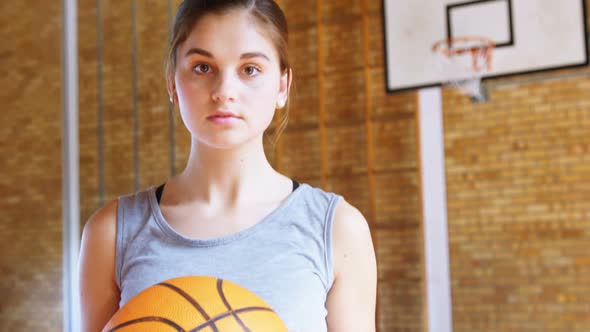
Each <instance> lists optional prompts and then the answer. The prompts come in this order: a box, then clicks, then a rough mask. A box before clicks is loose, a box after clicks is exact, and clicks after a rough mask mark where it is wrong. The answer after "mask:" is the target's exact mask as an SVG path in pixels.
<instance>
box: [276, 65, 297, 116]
mask: <svg viewBox="0 0 590 332" xmlns="http://www.w3.org/2000/svg"><path fill="white" fill-rule="evenodd" d="M292 81H293V70H292V69H291V68H289V69H287V70H286V71H285V73H284V74H283V75H282V76H281V82H280V85H279V95H278V98H277V108H283V107H285V105H286V104H287V98H289V91H291V82H292Z"/></svg>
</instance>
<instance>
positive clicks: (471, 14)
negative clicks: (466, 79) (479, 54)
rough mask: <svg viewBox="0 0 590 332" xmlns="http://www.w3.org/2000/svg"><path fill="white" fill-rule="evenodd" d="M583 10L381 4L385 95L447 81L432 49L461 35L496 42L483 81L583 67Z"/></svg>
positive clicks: (490, 3)
mask: <svg viewBox="0 0 590 332" xmlns="http://www.w3.org/2000/svg"><path fill="white" fill-rule="evenodd" d="M585 6H586V5H585V1H584V0H478V1H465V0H463V1H460V0H459V1H458V0H384V2H383V11H384V13H383V14H384V32H385V33H384V36H385V57H386V66H387V68H386V86H387V90H388V91H390V92H395V91H402V90H407V89H417V88H422V87H429V86H437V85H440V84H441V83H442V82H444V81H446V79H447V78H448V77H446V76H448V73H445V72H444V71H441V70H440V67H439V61H438V59H437V55H436V54H435V53H434V52H432V45H433V44H434V43H435V42H437V41H439V40H443V39H448V38H454V37H461V36H481V37H486V38H489V39H492V40H493V41H494V42H495V43H496V48H495V49H494V51H493V58H492V66H491V70H490V72H489V73H487V74H486V75H484V78H494V77H500V76H506V75H514V74H523V73H529V72H537V71H545V70H554V69H562V68H567V67H574V66H584V65H587V64H588V52H587V49H588V47H587V40H588V39H587V31H586V10H585Z"/></svg>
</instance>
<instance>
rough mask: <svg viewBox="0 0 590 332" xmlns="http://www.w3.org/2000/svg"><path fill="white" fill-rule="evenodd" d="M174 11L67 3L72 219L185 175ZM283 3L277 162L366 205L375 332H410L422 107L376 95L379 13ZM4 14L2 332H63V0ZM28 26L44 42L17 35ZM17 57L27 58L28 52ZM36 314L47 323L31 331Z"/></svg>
mask: <svg viewBox="0 0 590 332" xmlns="http://www.w3.org/2000/svg"><path fill="white" fill-rule="evenodd" d="M179 2H180V1H179V0H175V1H170V2H168V1H157V0H152V1H148V0H141V1H137V0H136V1H135V2H134V1H131V0H126V1H113V0H104V1H101V2H100V7H99V8H97V7H96V3H97V2H96V1H94V0H81V1H79V3H78V4H79V55H80V57H79V70H80V175H81V179H80V185H81V209H82V211H81V221H82V223H84V222H85V221H86V220H87V218H88V217H89V216H90V214H91V213H92V212H94V211H95V210H96V209H97V208H98V207H100V206H101V205H102V204H103V203H104V201H106V200H109V199H111V198H113V197H116V196H117V195H120V194H124V193H129V192H132V191H134V190H136V189H143V188H145V187H146V186H149V185H154V184H158V183H160V182H162V181H165V180H166V178H167V177H169V176H170V174H171V173H173V172H174V171H178V170H180V169H181V168H182V167H184V164H185V162H186V157H187V154H188V151H189V144H190V141H189V136H188V132H187V131H186V129H185V128H184V127H183V126H182V122H181V120H180V117H179V116H178V112H174V113H172V119H171V113H170V111H169V108H168V101H167V99H168V98H167V95H166V90H165V84H164V76H163V67H162V61H163V55H164V45H165V40H166V32H167V31H166V30H167V27H168V24H169V20H170V15H171V10H170V8H174V9H175V8H176V7H177V5H178V3H179ZM282 5H283V6H284V8H285V10H286V13H287V16H288V19H289V21H290V24H291V43H292V44H291V56H292V59H293V64H294V66H295V91H294V92H295V94H294V95H293V98H292V101H291V113H290V123H289V127H288V130H287V131H286V132H285V134H284V135H283V136H282V139H281V141H280V142H279V144H278V146H277V147H276V149H275V150H273V151H272V154H273V157H272V158H271V159H272V161H273V164H274V165H275V166H276V167H277V168H278V169H280V170H282V171H283V172H285V173H286V174H287V175H290V176H293V177H295V178H297V179H299V180H300V181H304V182H308V183H310V184H313V185H317V186H321V187H323V188H325V189H327V190H333V191H336V192H338V193H340V194H342V195H344V196H345V197H346V198H347V199H348V200H349V201H351V202H352V203H353V204H354V205H356V206H357V207H359V208H360V209H361V211H362V212H363V213H364V215H365V216H366V217H367V219H368V220H369V222H370V224H371V228H372V231H373V237H374V239H375V244H376V250H377V255H378V262H379V309H378V312H379V322H378V326H379V328H380V331H393V330H404V331H420V330H422V329H423V328H424V324H423V321H422V316H423V312H424V303H423V290H422V285H423V280H422V279H423V273H422V269H423V267H422V258H421V257H422V253H421V252H422V240H421V236H422V235H421V226H420V220H419V215H420V208H419V183H418V165H417V154H416V151H417V146H416V145H417V141H416V120H415V114H416V107H417V104H416V96H415V94H414V93H411V92H410V93H405V94H397V95H387V94H385V88H384V81H383V80H384V65H383V63H384V61H383V45H382V41H383V37H382V17H381V16H382V13H381V8H380V6H381V4H380V2H373V1H364V2H357V1H344V2H343V1H335V0H333V1H321V3H318V2H317V1H314V0H306V1H303V2H302V1H293V0H291V1H287V0H285V1H282ZM1 6H2V7H0V8H1V9H2V10H1V11H0V12H1V14H0V18H1V20H2V21H1V22H2V23H3V24H2V28H1V29H0V33H1V34H2V38H3V40H4V41H8V43H5V42H3V43H2V44H1V45H0V50H1V52H0V57H1V58H2V60H3V61H2V62H1V64H0V66H2V68H3V69H5V68H6V69H5V72H8V73H12V74H10V75H8V76H4V77H3V80H2V81H1V82H2V86H3V88H2V89H0V91H1V92H0V93H2V95H1V96H2V100H3V101H4V102H5V105H6V107H7V109H8V110H10V112H6V113H5V114H6V117H7V120H8V121H7V123H11V124H22V126H15V125H11V126H7V127H6V128H4V129H2V131H0V132H1V134H0V137H2V142H3V148H4V149H5V152H6V156H11V157H9V158H5V159H4V163H5V165H6V166H5V169H6V170H7V171H8V172H7V173H6V174H10V176H5V177H4V178H3V180H2V182H1V184H2V190H3V192H4V193H9V194H10V196H9V197H10V199H6V200H4V201H3V202H2V203H0V204H2V206H1V207H2V208H3V209H2V211H3V212H4V214H3V221H2V223H1V224H0V238H1V239H2V240H3V241H1V243H2V246H3V249H4V252H5V253H7V254H5V255H3V258H2V272H4V273H3V274H4V275H5V277H3V278H2V279H1V281H0V287H1V289H2V294H7V296H8V298H9V299H10V301H6V303H7V304H4V305H1V306H2V307H1V310H0V324H1V325H2V326H3V328H4V327H5V326H8V329H9V330H11V331H19V330H22V331H29V330H48V331H59V330H61V319H62V309H61V278H62V272H61V267H62V265H61V227H62V226H61V223H62V219H61V218H62V217H61V190H60V188H61V142H60V137H61V112H62V109H61V83H60V82H61V67H60V55H61V52H60V49H59V47H60V46H61V3H59V2H58V3H54V4H45V3H44V4H42V5H39V4H38V5H37V6H36V7H32V10H31V8H29V7H27V8H24V7H23V8H21V7H22V6H24V5H18V4H16V3H10V4H8V3H7V4H3V5H1ZM23 13H25V14H23ZM23 17H25V19H23ZM5 23H6V24H5ZM31 26H35V27H37V29H40V33H35V34H32V33H30V32H27V31H28V30H27V29H30V27H31ZM351 26H352V27H354V28H353V29H351ZM39 40H41V41H42V42H39ZM342 40H346V41H347V43H343V42H342ZM5 45H7V46H8V47H6V46H5ZM3 47H4V48H3ZM25 50H32V51H31V52H30V53H27V54H26V55H25V56H24V55H23V54H22V53H21V51H22V52H25ZM17 51H18V52H17ZM4 59H6V60H5V61H4ZM23 59H25V60H23ZM15 83H16V84H15ZM40 110H42V111H43V113H40V112H39V111H40ZM39 114H42V115H43V117H41V116H39ZM19 128H20V129H22V130H20V131H19V130H18V129H19ZM302 141H303V142H306V144H301V142H302ZM14 142H16V144H14ZM10 143H12V144H10ZM267 151H269V153H270V152H271V150H270V148H268V147H267ZM39 206H43V208H42V209H39ZM33 229H34V231H33ZM14 239H19V241H16V242H15V241H14ZM15 243H16V244H15ZM39 313H42V316H43V318H44V319H43V320H31V319H30V317H36V316H39Z"/></svg>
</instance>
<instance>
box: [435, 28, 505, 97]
mask: <svg viewBox="0 0 590 332" xmlns="http://www.w3.org/2000/svg"><path fill="white" fill-rule="evenodd" d="M494 47H495V43H494V42H493V41H492V40H490V39H487V38H484V37H458V38H451V39H448V40H447V39H445V40H441V41H438V42H436V43H435V44H434V45H433V46H432V51H433V52H435V53H436V54H437V59H438V67H439V70H440V72H441V74H442V77H443V78H444V81H443V83H444V84H448V85H452V86H453V87H454V88H455V89H457V90H458V91H459V92H460V93H461V94H464V95H468V96H471V97H472V98H474V99H476V100H480V101H481V100H484V99H485V95H484V92H483V90H482V88H481V78H482V77H483V75H485V74H486V73H488V72H489V71H490V70H491V69H492V53H493V50H494Z"/></svg>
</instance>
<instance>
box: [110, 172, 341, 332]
mask: <svg viewBox="0 0 590 332" xmlns="http://www.w3.org/2000/svg"><path fill="white" fill-rule="evenodd" d="M155 190H156V188H155V187H150V188H149V189H147V190H145V191H140V192H137V193H134V194H130V195H126V196H121V197H119V208H118V215H117V251H116V272H115V273H116V278H117V283H118V286H119V289H120V290H121V302H120V303H119V306H120V307H121V306H123V305H124V304H125V303H127V301H129V300H130V299H131V298H132V297H133V296H135V295H137V294H138V293H139V292H141V291H142V290H144V289H146V288H148V287H150V286H152V285H154V284H157V283H159V282H162V281H164V280H167V279H170V278H175V277H180V276H185V275H208V276H213V277H217V278H221V279H225V280H229V281H232V282H235V283H237V284H239V285H241V286H243V287H246V288H248V289H249V290H251V291H253V292H254V293H256V294H257V295H258V296H260V297H261V298H263V299H264V300H265V301H266V302H267V303H268V304H269V305H270V306H272V307H273V308H274V309H275V311H276V312H277V314H278V315H279V316H280V317H281V318H282V319H283V321H284V322H285V324H286V325H287V327H288V328H289V330H290V331H298V332H308V331H310V332H325V331H327V326H326V316H327V310H326V307H325V303H326V298H327V294H328V291H329V290H330V288H331V286H332V282H333V266H332V260H333V259H332V243H331V241H332V220H333V216H334V209H335V207H336V205H337V202H338V201H339V200H340V198H341V196H340V195H337V194H334V193H330V192H325V191H323V190H321V189H319V188H316V187H312V186H310V185H308V184H306V183H302V184H301V185H300V186H299V187H297V189H296V190H294V191H293V192H292V193H291V194H290V195H289V196H288V197H287V198H286V199H285V200H284V201H283V202H282V203H281V204H280V206H278V207H277V208H276V209H275V210H274V211H272V212H271V213H270V214H269V215H267V216H266V217H265V218H263V219H262V220H261V221H259V222H258V223H257V224H255V225H254V226H251V227H250V228H248V229H245V230H243V231H241V232H238V233H235V234H232V235H229V236H225V237H220V238H215V239H207V240H200V239H191V238H188V237H185V236H183V235H181V234H180V233H178V232H176V231H175V230H174V229H172V227H171V226H170V225H169V224H168V223H167V222H166V220H165V219H164V217H163V216H162V212H161V210H160V208H159V205H158V202H157V199H156V193H155Z"/></svg>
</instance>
